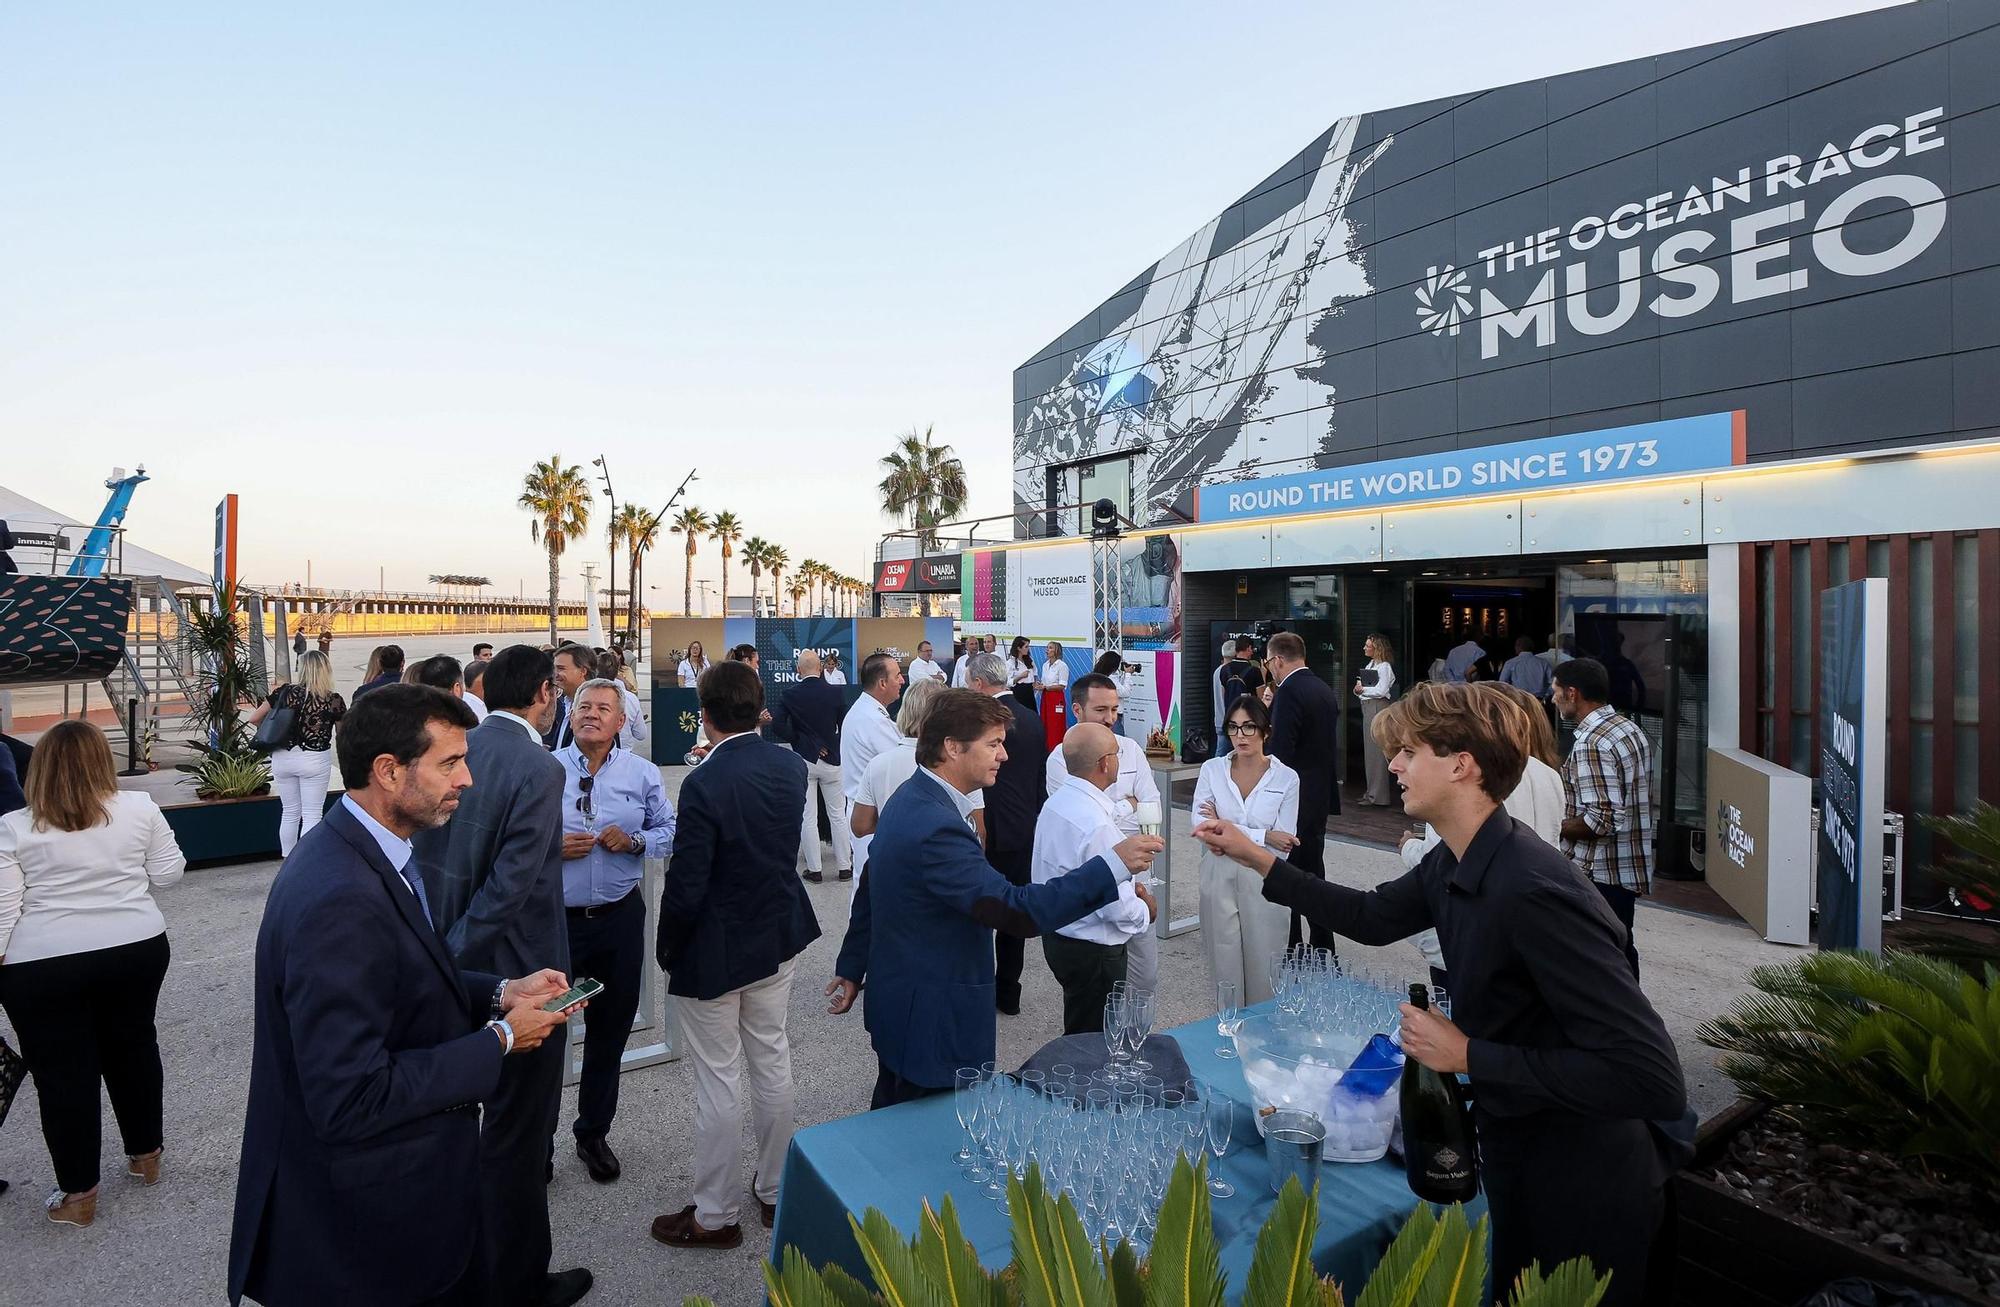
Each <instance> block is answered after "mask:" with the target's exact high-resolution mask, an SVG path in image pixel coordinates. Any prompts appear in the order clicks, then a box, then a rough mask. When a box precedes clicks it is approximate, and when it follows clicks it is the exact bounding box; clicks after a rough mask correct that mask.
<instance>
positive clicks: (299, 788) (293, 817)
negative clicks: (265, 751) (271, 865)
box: [271, 749, 333, 857]
mask: <svg viewBox="0 0 2000 1307" xmlns="http://www.w3.org/2000/svg"><path fill="white" fill-rule="evenodd" d="M332 775H333V750H332V749H275V750H273V751H272V753H271V788H272V789H274V790H276V791H277V792H278V806H279V815H278V853H279V854H280V855H281V856H283V857H290V856H291V853H292V848H293V846H294V845H296V844H297V843H298V842H299V836H301V835H303V834H305V833H306V832H307V831H309V830H311V829H312V828H313V827H315V826H317V825H319V819H320V818H321V817H322V816H324V815H325V813H326V784H327V779H328V778H329V777H331V776H332Z"/></svg>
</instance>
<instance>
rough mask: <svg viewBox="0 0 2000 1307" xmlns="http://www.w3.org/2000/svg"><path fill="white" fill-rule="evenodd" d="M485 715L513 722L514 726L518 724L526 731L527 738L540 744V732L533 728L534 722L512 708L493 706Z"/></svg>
mask: <svg viewBox="0 0 2000 1307" xmlns="http://www.w3.org/2000/svg"><path fill="white" fill-rule="evenodd" d="M486 715H487V716H488V717H498V718H500V719H501V720H503V721H509V722H513V723H514V724H515V725H516V726H519V727H520V728H521V729H522V730H524V731H526V732H527V733H528V738H529V739H531V740H533V741H534V742H535V743H536V744H540V743H541V742H542V733H541V732H540V731H538V730H536V729H535V724H534V723H533V722H531V721H529V720H528V719H527V718H525V717H523V716H522V715H521V714H519V713H517V712H515V711H513V710H512V709H509V708H495V709H494V710H493V711H492V712H490V713H488V714H486Z"/></svg>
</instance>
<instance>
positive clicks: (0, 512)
mask: <svg viewBox="0 0 2000 1307" xmlns="http://www.w3.org/2000/svg"><path fill="white" fill-rule="evenodd" d="M140 493H141V494H142V495H143V494H144V493H145V492H144V491H143V490H142V491H141V492H140ZM127 520H128V521H129V520H130V519H129V518H128V519H127ZM0 521H4V522H6V523H7V525H8V526H9V527H11V528H12V529H13V530H15V531H17V532H18V531H59V532H61V533H62V534H63V535H66V536H68V537H69V549H68V551H67V553H66V554H65V556H64V557H63V558H62V559H61V560H59V561H60V566H59V567H57V568H56V569H55V570H57V571H62V570H65V569H67V568H68V566H69V561H68V559H69V555H72V554H74V553H75V551H76V550H78V549H80V548H82V547H83V540H84V537H85V536H87V535H88V534H90V523H89V522H80V521H78V520H77V519H76V518H73V517H71V516H70V515H69V514H67V513H59V512H57V511H56V510H55V509H53V508H50V507H49V506H48V505H46V504H38V503H36V502H35V501H34V500H32V499H30V498H28V497H27V496H26V495H23V494H20V493H19V492H17V491H14V490H9V489H8V488H7V487H6V486H0ZM13 557H14V566H15V567H17V568H19V569H20V570H21V571H23V572H29V573H41V574H43V575H46V574H47V573H48V572H49V570H50V567H49V554H48V551H47V550H46V549H42V548H40V547H38V546H35V545H21V546H18V547H16V548H15V549H14V551H13ZM113 571H116V572H118V573H119V574H122V575H125V576H157V577H163V578H165V579H166V580H168V581H172V582H175V583H177V584H186V585H206V584H208V580H209V577H208V572H207V571H206V570H205V569H203V568H199V567H190V566H188V565H187V564H186V563H181V562H176V561H175V560H174V559H171V558H168V557H167V556H166V555H164V554H156V553H154V552H153V551H152V550H150V549H142V548H140V547H139V546H138V545H137V544H134V543H133V541H132V537H131V536H130V535H129V534H128V535H126V536H125V538H124V540H123V542H122V543H120V544H119V545H117V546H114V547H113V549H112V551H111V560H110V563H109V564H108V565H107V568H106V573H107V575H108V574H110V573H111V572H113Z"/></svg>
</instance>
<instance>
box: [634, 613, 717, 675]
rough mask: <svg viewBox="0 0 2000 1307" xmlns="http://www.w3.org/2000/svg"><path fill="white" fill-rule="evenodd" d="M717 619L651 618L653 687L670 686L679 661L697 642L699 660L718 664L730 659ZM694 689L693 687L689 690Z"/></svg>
mask: <svg viewBox="0 0 2000 1307" xmlns="http://www.w3.org/2000/svg"><path fill="white" fill-rule="evenodd" d="M727 638H728V637H727V635H726V634H725V632H724V630H723V625H722V619H721V618H720V617H655V618H654V619H653V651H652V669H653V684H654V685H673V684H675V683H676V682H675V679H674V678H675V676H676V675H677V674H678V672H679V669H680V665H681V659H683V658H685V657H687V653H688V648H689V646H691V645H694V644H697V643H699V644H700V645H701V654H702V657H703V658H705V659H707V660H708V661H709V662H711V663H719V662H721V661H723V660H724V659H725V658H727V657H729V646H728V644H727V643H725V641H726V640H727ZM689 688H693V687H689Z"/></svg>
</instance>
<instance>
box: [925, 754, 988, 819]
mask: <svg viewBox="0 0 2000 1307" xmlns="http://www.w3.org/2000/svg"><path fill="white" fill-rule="evenodd" d="M917 770H918V771H920V772H922V773H923V774H924V775H926V776H928V777H930V778H931V780H932V781H934V782H936V784H937V787H938V788H939V789H941V790H943V791H944V794H945V797H946V798H948V799H950V800H951V806H952V807H954V808H956V809H958V819H959V820H960V821H962V822H964V823H965V828H966V829H967V830H969V831H971V832H972V833H973V834H974V835H977V834H978V833H979V831H978V829H977V828H976V827H974V826H973V824H972V811H973V809H974V808H977V807H978V806H979V805H978V804H976V803H974V802H973V801H972V799H973V796H972V795H970V794H967V793H966V792H965V791H964V790H961V789H959V788H958V787H957V786H956V785H953V784H952V783H951V782H950V781H948V780H946V779H945V778H944V777H942V776H940V775H938V774H937V773H936V772H934V771H932V770H931V769H930V768H928V767H926V766H924V765H923V764H922V763H918V764H917Z"/></svg>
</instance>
